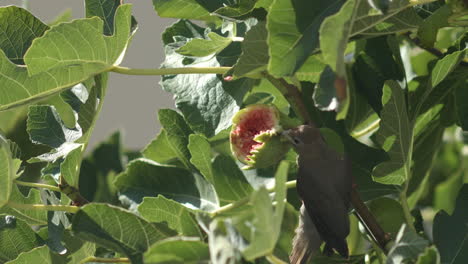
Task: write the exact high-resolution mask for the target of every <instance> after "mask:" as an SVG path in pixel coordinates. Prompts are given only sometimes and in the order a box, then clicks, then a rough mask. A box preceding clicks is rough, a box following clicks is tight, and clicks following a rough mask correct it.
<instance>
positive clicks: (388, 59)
mask: <svg viewBox="0 0 468 264" xmlns="http://www.w3.org/2000/svg"><path fill="white" fill-rule="evenodd" d="M355 52H356V54H357V55H356V61H355V63H354V64H353V65H352V70H353V80H354V82H355V86H356V90H357V92H358V93H359V94H360V95H361V96H363V97H364V98H366V99H367V102H368V103H369V105H370V106H372V108H373V109H374V111H375V112H377V113H380V111H381V110H382V87H383V84H384V82H385V81H386V80H403V78H404V72H403V71H402V70H401V69H400V67H399V65H398V62H397V60H396V58H395V57H397V56H396V54H393V52H392V48H391V38H390V37H387V36H380V37H375V38H371V39H365V40H359V41H357V42H356V51H355ZM352 104H354V103H352ZM351 107H353V105H351Z"/></svg>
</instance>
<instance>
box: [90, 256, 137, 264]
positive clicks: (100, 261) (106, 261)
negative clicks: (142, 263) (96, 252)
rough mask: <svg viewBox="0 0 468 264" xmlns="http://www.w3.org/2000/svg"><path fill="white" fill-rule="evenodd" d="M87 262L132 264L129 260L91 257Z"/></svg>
mask: <svg viewBox="0 0 468 264" xmlns="http://www.w3.org/2000/svg"><path fill="white" fill-rule="evenodd" d="M87 262H98V263H130V259H129V258H99V257H89V258H87V259H86V260H85V263H87Z"/></svg>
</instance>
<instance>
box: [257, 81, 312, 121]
mask: <svg viewBox="0 0 468 264" xmlns="http://www.w3.org/2000/svg"><path fill="white" fill-rule="evenodd" d="M265 77H266V78H267V80H268V81H270V83H271V84H273V85H274V86H275V87H276V88H277V89H278V90H279V91H280V92H281V93H282V94H283V96H284V97H285V98H286V100H287V101H288V102H289V104H290V105H291V107H292V108H293V110H294V112H296V114H297V115H298V116H299V117H300V118H301V119H302V121H303V122H304V123H306V124H308V125H311V126H314V127H316V125H315V123H314V121H313V120H312V119H311V118H310V115H309V112H308V111H307V108H306V107H305V105H304V102H302V95H301V92H300V91H299V89H298V88H297V87H296V86H294V85H292V84H289V83H288V82H286V81H285V80H284V79H276V78H274V77H273V76H271V75H268V74H266V75H265Z"/></svg>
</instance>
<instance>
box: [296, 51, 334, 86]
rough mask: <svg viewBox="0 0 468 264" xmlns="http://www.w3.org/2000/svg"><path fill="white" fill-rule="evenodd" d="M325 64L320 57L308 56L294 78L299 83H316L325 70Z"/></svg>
mask: <svg viewBox="0 0 468 264" xmlns="http://www.w3.org/2000/svg"><path fill="white" fill-rule="evenodd" d="M325 66H326V64H325V62H324V61H323V57H322V56H321V55H313V56H309V58H307V59H306V61H305V62H304V64H302V66H301V67H300V68H299V69H298V70H297V71H296V73H295V76H296V78H297V79H299V81H307V82H312V83H318V82H319V78H320V74H321V73H322V72H323V70H324V69H325Z"/></svg>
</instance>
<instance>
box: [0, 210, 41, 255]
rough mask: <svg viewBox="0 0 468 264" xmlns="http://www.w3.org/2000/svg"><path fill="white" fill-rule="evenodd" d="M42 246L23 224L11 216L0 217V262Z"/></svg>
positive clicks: (39, 239) (34, 234) (39, 240)
mask: <svg viewBox="0 0 468 264" xmlns="http://www.w3.org/2000/svg"><path fill="white" fill-rule="evenodd" d="M42 244H43V241H42V239H41V238H40V237H39V236H37V235H36V233H34V231H33V230H32V229H31V227H29V226H28V225H27V224H26V223H25V222H23V221H21V220H19V219H16V218H15V217H14V216H11V215H0V261H1V262H7V261H9V260H13V259H15V258H16V257H18V255H19V254H21V253H22V252H26V251H29V250H31V249H33V248H35V247H38V246H40V245H42Z"/></svg>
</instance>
